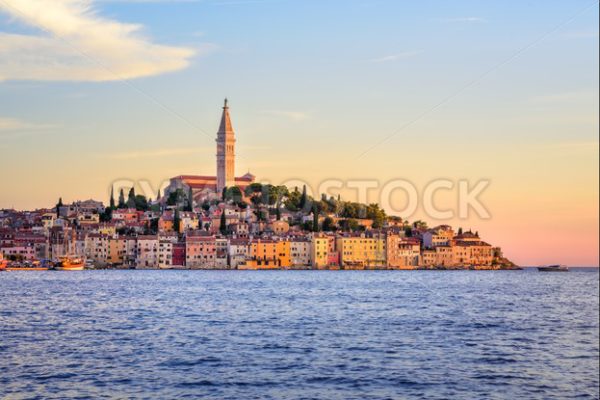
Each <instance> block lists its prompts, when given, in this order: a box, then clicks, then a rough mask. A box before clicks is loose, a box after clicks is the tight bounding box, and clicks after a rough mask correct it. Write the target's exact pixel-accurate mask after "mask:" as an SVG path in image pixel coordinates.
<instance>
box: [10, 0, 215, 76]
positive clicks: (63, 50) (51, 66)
mask: <svg viewBox="0 0 600 400" xmlns="http://www.w3.org/2000/svg"><path fill="white" fill-rule="evenodd" d="M0 11H3V12H5V13H7V14H8V15H9V16H11V17H12V18H13V19H14V20H18V21H21V22H24V23H25V24H27V25H30V26H32V27H35V28H38V29H41V30H42V31H43V32H44V33H43V34H40V35H25V34H17V33H8V32H0V81H2V80H45V81H48V80H68V81H111V80H121V79H132V78H139V77H145V76H152V75H158V74H162V73H166V72H172V71H177V70H181V69H183V68H186V67H187V66H188V65H189V64H190V59H191V57H192V56H194V54H197V53H198V52H203V51H205V50H208V49H209V47H207V48H202V49H191V48H184V47H175V46H165V45H160V44H155V43H153V42H152V41H151V40H150V39H149V38H147V37H145V36H143V35H142V34H141V33H140V31H141V30H142V28H143V27H142V26H141V25H137V24H129V23H123V22H119V21H115V20H111V19H106V18H103V17H101V16H100V15H98V13H97V11H96V10H95V9H94V7H93V2H92V1H91V0H0Z"/></svg>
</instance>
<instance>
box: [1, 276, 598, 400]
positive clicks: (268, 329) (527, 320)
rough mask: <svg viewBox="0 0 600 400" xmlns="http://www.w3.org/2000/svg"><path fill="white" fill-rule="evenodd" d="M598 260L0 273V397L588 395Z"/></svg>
mask: <svg viewBox="0 0 600 400" xmlns="http://www.w3.org/2000/svg"><path fill="white" fill-rule="evenodd" d="M598 291H599V275H598V269H597V268H594V269H572V270H571V271H570V272H568V273H543V272H537V271H536V270H534V269H525V270H523V271H136V270H120V271H116V270H103V271H72V272H58V271H43V272H31V271H27V272H25V271H23V272H6V273H0V398H3V399H89V398H93V399H113V398H115V399H186V398H189V399H361V400H362V399H452V398H459V399H598V398H599V388H598V387H599V336H598V328H599V322H598V319H599V298H598Z"/></svg>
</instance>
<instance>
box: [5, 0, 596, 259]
mask: <svg viewBox="0 0 600 400" xmlns="http://www.w3.org/2000/svg"><path fill="white" fill-rule="evenodd" d="M598 12H599V10H598V3H597V2H596V1H568V2H567V1H528V2H481V1H455V2H445V1H422V2H409V1H395V0H389V1H388V0H198V1H195V0H171V1H167V0H96V1H91V0H90V1H82V0H0V208H2V207H6V208H10V207H14V208H16V209H33V208H38V207H52V206H53V205H54V204H55V203H56V201H57V199H58V198H59V197H62V198H63V201H65V202H70V201H74V200H78V199H88V198H95V199H100V200H103V201H107V200H108V196H109V193H110V188H111V186H112V185H113V184H118V185H122V184H123V182H125V183H127V184H130V183H129V182H133V183H134V184H135V185H136V188H137V189H138V192H140V191H144V190H145V191H146V192H147V191H149V192H151V193H156V190H157V189H158V187H160V186H162V185H164V184H165V182H167V181H168V179H169V178H170V177H172V176H176V175H180V174H204V175H209V174H210V175H212V174H214V173H215V142H214V140H215V135H216V131H217V128H218V123H219V119H220V113H221V107H222V103H223V99H224V97H228V99H229V105H230V111H231V115H232V120H233V124H234V128H235V130H236V135H237V143H236V152H237V159H236V172H237V174H238V175H242V174H244V173H246V172H248V171H251V172H252V173H253V174H254V175H256V176H257V178H258V180H260V181H263V182H270V183H275V184H280V183H288V184H290V185H293V183H292V182H305V183H306V184H307V185H308V187H309V190H311V191H312V192H318V191H319V186H320V185H321V184H323V182H326V181H328V180H332V179H333V180H336V182H337V181H341V182H342V185H343V186H342V188H339V189H336V188H333V189H330V190H328V194H330V195H337V194H338V193H339V194H341V195H342V197H343V198H344V199H348V200H359V199H360V198H359V194H358V192H357V190H355V189H353V187H354V186H356V184H357V183H356V181H366V182H367V183H363V184H362V185H363V187H364V186H365V185H366V186H372V188H371V189H370V190H369V191H368V193H367V197H366V198H365V200H367V201H372V202H380V203H382V204H385V206H386V208H387V211H388V213H389V214H395V215H402V216H404V217H406V218H407V219H408V220H410V221H414V220H417V219H422V220H426V221H427V222H428V223H429V225H430V226H433V225H436V224H442V223H444V224H451V225H453V226H455V227H459V226H460V227H463V229H469V228H471V229H473V230H474V231H475V230H477V231H478V232H479V233H480V235H481V236H482V237H483V239H485V240H486V241H488V242H490V243H492V244H494V245H498V246H501V247H502V248H503V250H504V253H505V255H506V256H507V257H509V258H511V259H512V260H513V261H515V262H516V263H518V264H521V265H539V264H547V263H564V264H569V265H582V266H583V265H586V266H588V265H590V266H591V265H594V266H597V265H598V252H599V245H598V243H599V236H598V225H599V218H598V205H599V198H598V192H599V188H598V180H599V177H598V169H599V165H598V163H599V155H598V130H599V126H598V108H599V93H598V85H599V81H598V70H599V62H598V45H599V43H598V24H599V21H598ZM440 179H444V180H447V181H450V182H451V183H452V188H450V189H443V188H442V189H439V190H438V191H436V192H435V193H436V197H435V200H434V204H435V206H436V207H437V208H439V209H445V210H446V209H447V210H458V206H457V204H458V194H459V190H458V189H457V187H458V182H459V181H465V182H468V183H469V184H470V185H472V186H474V185H475V184H476V183H477V182H480V181H486V182H488V185H487V187H486V188H485V190H483V191H482V192H481V193H480V194H479V196H478V200H479V201H480V202H481V204H483V205H484V207H485V209H486V210H487V214H488V215H483V216H482V215H480V213H477V212H473V210H471V212H469V214H468V215H466V216H464V215H463V216H459V215H458V211H456V212H454V215H453V216H451V217H449V218H432V216H431V213H428V212H426V210H425V207H424V206H423V204H422V201H420V202H419V205H418V208H417V210H416V211H415V212H414V213H413V214H411V215H404V214H403V212H404V211H405V210H403V208H405V207H403V206H404V205H405V204H407V203H408V202H409V201H408V198H407V195H406V194H404V192H402V190H396V191H393V193H392V194H391V195H390V196H391V197H390V196H388V198H391V200H390V201H382V192H385V187H386V184H389V182H396V181H398V180H402V181H407V182H410V183H411V185H413V186H414V187H415V188H416V190H417V194H418V195H419V198H420V200H421V198H424V196H423V195H424V192H425V188H426V187H427V186H428V184H430V183H431V182H434V181H438V180H440ZM144 188H145V189H144ZM388 194H389V193H388ZM384 200H385V199H384Z"/></svg>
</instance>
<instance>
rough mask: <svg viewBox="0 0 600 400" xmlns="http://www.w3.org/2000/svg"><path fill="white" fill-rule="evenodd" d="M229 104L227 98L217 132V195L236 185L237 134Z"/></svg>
mask: <svg viewBox="0 0 600 400" xmlns="http://www.w3.org/2000/svg"><path fill="white" fill-rule="evenodd" d="M227 103H228V101H227V98H225V100H224V102H223V115H221V123H220V124H219V131H218V132H217V193H221V191H222V190H223V188H225V187H230V186H234V185H235V132H234V131H233V126H232V124H231V118H230V117H229V106H228V104H227Z"/></svg>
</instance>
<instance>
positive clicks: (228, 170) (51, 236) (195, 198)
mask: <svg viewBox="0 0 600 400" xmlns="http://www.w3.org/2000/svg"><path fill="white" fill-rule="evenodd" d="M235 141H236V140H235V132H234V129H233V125H232V122H231V117H230V110H229V105H228V103H227V100H225V103H224V105H223V111H222V116H221V121H220V125H219V130H218V132H217V138H216V144H217V157H216V158H217V160H216V161H217V173H216V176H198V175H179V176H176V177H173V178H171V179H170V181H169V184H168V186H167V187H166V188H165V189H164V191H163V193H162V194H161V193H160V192H159V194H158V196H157V197H156V198H155V199H150V198H146V197H145V196H144V195H141V194H136V193H135V189H134V188H129V189H126V190H123V188H120V189H119V190H117V191H115V190H114V188H113V189H112V190H111V193H110V199H109V204H108V205H105V204H104V203H103V202H102V201H97V200H85V201H75V202H73V203H71V204H64V203H63V201H62V198H61V199H59V201H58V202H57V204H56V205H55V206H54V207H52V208H47V209H38V210H34V211H17V210H13V209H3V210H0V268H2V269H9V270H19V269H22V270H43V269H49V268H50V269H52V265H55V262H56V261H57V260H60V259H65V258H68V259H76V260H81V261H80V262H81V263H82V267H81V268H74V269H83V264H85V268H89V269H111V268H114V269H238V270H263V269H331V270H375V269H404V270H415V269H430V270H436V269H442V270H448V269H456V270H462V269H471V270H512V269H519V267H518V266H516V265H515V264H514V263H512V262H511V261H510V260H509V259H507V258H505V257H504V255H503V253H502V250H501V249H500V248H499V247H494V246H493V245H491V244H489V243H486V242H485V241H483V240H482V239H481V238H480V237H479V234H478V232H473V231H471V230H463V229H462V228H458V229H456V230H455V229H454V228H452V227H451V226H449V225H440V226H435V227H428V226H427V224H426V223H425V222H423V221H414V222H409V221H406V220H403V219H402V218H400V217H395V216H388V215H386V213H385V211H384V210H383V209H382V208H380V207H379V205H377V204H360V203H356V202H350V201H344V200H343V199H341V198H340V197H339V196H337V197H333V196H327V195H325V194H322V195H321V196H320V197H318V198H313V197H312V196H310V195H309V194H307V190H306V187H293V188H289V187H286V186H283V185H279V186H277V185H270V184H261V183H259V182H257V181H256V177H255V176H254V175H252V174H251V173H250V172H248V173H246V174H245V175H243V176H240V177H236V176H235ZM65 269H68V268H65Z"/></svg>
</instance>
